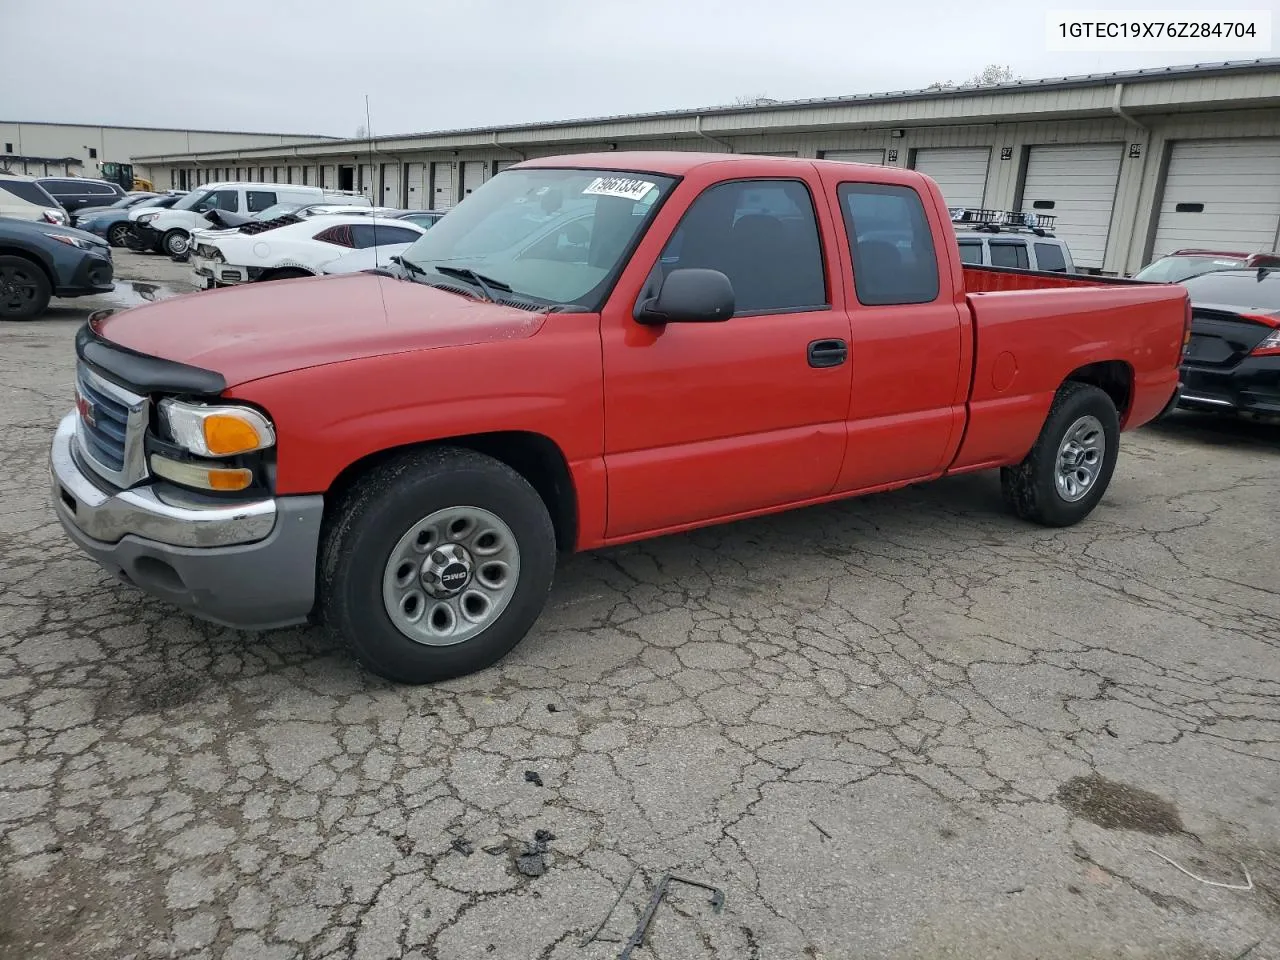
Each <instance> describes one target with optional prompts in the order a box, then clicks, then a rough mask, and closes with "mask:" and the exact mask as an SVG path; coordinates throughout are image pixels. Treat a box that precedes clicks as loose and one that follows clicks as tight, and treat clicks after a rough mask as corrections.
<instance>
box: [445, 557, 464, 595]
mask: <svg viewBox="0 0 1280 960" xmlns="http://www.w3.org/2000/svg"><path fill="white" fill-rule="evenodd" d="M470 579H471V571H470V570H468V569H467V565H466V564H465V563H457V562H455V563H451V564H449V565H448V566H447V567H445V568H444V569H443V570H441V571H440V586H442V587H444V588H445V589H446V590H449V591H454V590H461V589H462V588H463V587H465V586H466V585H467V581H468V580H470Z"/></svg>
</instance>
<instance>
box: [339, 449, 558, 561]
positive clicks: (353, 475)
mask: <svg viewBox="0 0 1280 960" xmlns="http://www.w3.org/2000/svg"><path fill="white" fill-rule="evenodd" d="M426 447H463V448H466V449H469V450H474V451H475V452H477V453H482V454H485V455H486V456H490V457H493V459H495V460H498V461H500V462H501V463H505V464H506V465H507V466H508V467H510V468H511V469H512V470H514V471H515V472H516V473H518V474H520V476H522V477H524V479H525V480H527V481H528V482H529V485H530V486H532V487H533V489H534V490H535V491H537V494H538V496H539V497H540V498H541V499H542V502H543V503H544V504H545V505H546V508H547V512H548V513H549V514H550V515H551V525H552V527H553V528H554V529H555V534H556V548H557V550H559V551H560V552H561V553H572V552H573V550H574V549H575V547H576V545H577V542H578V525H579V522H578V498H577V491H576V488H575V486H574V482H573V474H572V473H571V472H570V470H569V463H568V460H566V459H565V455H564V452H563V451H562V450H561V449H560V447H559V445H558V444H556V442H555V441H554V440H552V439H551V438H550V437H547V436H545V435H543V434H540V433H533V432H530V431H524V430H507V431H500V432H493V433H471V434H462V435H459V436H453V437H440V438H437V439H433V440H427V441H423V442H420V443H409V444H403V445H401V446H396V447H390V448H388V449H386V450H379V451H378V452H376V453H371V454H369V455H367V456H365V457H362V458H361V459H359V460H357V461H355V462H354V463H351V464H348V465H347V466H346V467H345V468H343V470H342V471H341V472H340V473H339V474H338V475H337V476H336V477H335V478H334V480H333V482H332V483H331V484H330V485H329V489H328V490H326V491H325V505H326V509H328V508H329V505H331V504H337V503H340V502H341V501H342V500H343V499H344V498H345V495H346V493H347V492H348V491H349V490H350V489H351V487H352V486H354V485H355V484H356V483H357V482H358V481H359V479H360V477H362V476H363V475H365V474H367V473H368V472H369V471H371V470H374V469H376V468H378V467H379V466H381V465H382V464H384V463H386V462H387V461H388V460H391V459H393V458H394V457H397V456H400V455H401V454H404V453H407V452H409V451H411V450H420V449H423V448H426Z"/></svg>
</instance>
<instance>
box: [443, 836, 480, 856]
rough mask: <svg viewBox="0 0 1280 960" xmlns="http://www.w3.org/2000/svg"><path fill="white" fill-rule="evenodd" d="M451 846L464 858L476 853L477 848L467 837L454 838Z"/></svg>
mask: <svg viewBox="0 0 1280 960" xmlns="http://www.w3.org/2000/svg"><path fill="white" fill-rule="evenodd" d="M449 846H451V847H453V849H455V850H457V851H458V852H459V853H460V854H462V855H463V856H464V857H469V856H471V854H473V853H475V852H476V848H475V847H474V846H472V845H471V841H470V840H468V839H467V838H466V837H454V838H453V840H452V841H451V842H450V843H449Z"/></svg>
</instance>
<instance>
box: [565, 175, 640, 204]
mask: <svg viewBox="0 0 1280 960" xmlns="http://www.w3.org/2000/svg"><path fill="white" fill-rule="evenodd" d="M654 186H655V184H654V183H653V182H652V181H651V180H636V179H634V178H632V177H596V178H595V179H594V180H592V181H591V182H590V183H589V184H587V187H586V189H585V190H583V191H582V195H583V196H584V197H589V196H596V197H621V198H622V199H624V200H639V199H640V198H641V197H643V196H644V195H645V194H646V193H648V192H649V191H650V190H652V189H653V188H654Z"/></svg>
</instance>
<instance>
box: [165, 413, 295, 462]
mask: <svg viewBox="0 0 1280 960" xmlns="http://www.w3.org/2000/svg"><path fill="white" fill-rule="evenodd" d="M160 414H161V416H162V417H163V418H164V422H165V426H166V428H167V429H168V433H169V439H170V440H172V441H173V442H174V443H176V444H177V445H178V446H180V447H183V448H185V449H186V450H188V451H190V452H191V453H193V454H195V455H196V456H198V457H234V456H237V455H239V454H242V453H253V452H254V451H255V450H265V449H266V448H267V447H270V446H273V445H274V444H275V442H276V433H275V430H274V429H273V428H272V426H271V422H270V421H269V420H268V419H267V418H266V417H264V416H263V415H262V414H260V413H258V411H256V410H251V409H250V408H248V407H232V406H221V407H211V406H205V405H204V404H196V403H183V402H181V401H178V400H162V401H161V402H160Z"/></svg>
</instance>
